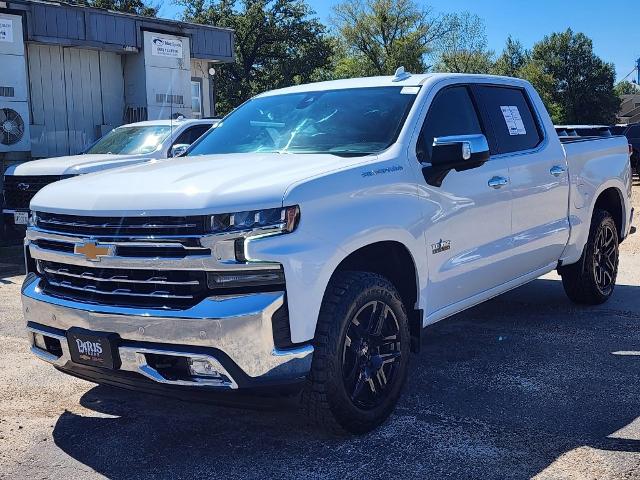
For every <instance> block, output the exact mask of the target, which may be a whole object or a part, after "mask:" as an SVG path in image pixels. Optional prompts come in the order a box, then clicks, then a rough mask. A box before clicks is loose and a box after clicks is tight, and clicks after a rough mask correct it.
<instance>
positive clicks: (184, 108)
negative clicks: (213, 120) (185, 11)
mask: <svg viewBox="0 0 640 480" xmlns="http://www.w3.org/2000/svg"><path fill="white" fill-rule="evenodd" d="M230 61H233V31H232V30H229V29H222V28H216V27H210V26H204V25H195V24H188V23H183V22H176V21H169V20H162V19H152V18H145V17H139V16H135V15H127V14H121V13H115V12H111V11H106V10H99V9H92V8H86V7H79V6H72V5H68V4H62V3H60V4H58V3H52V2H38V1H30V0H0V160H2V161H3V162H1V163H5V161H7V160H8V161H12V160H28V159H30V158H43V157H54V156H61V155H69V154H75V153H79V152H81V151H82V150H83V149H84V148H85V147H86V146H87V145H89V144H90V143H92V142H93V141H95V140H96V139H97V138H99V137H100V136H101V135H102V134H103V133H106V131H108V130H110V129H112V128H113V127H115V126H118V125H121V124H123V123H129V122H133V121H139V120H145V119H150V120H151V119H159V118H170V117H171V116H177V115H183V116H185V117H205V116H212V115H213V114H214V106H213V105H214V88H213V86H214V81H213V78H212V75H211V73H213V72H215V68H214V64H216V63H223V62H230Z"/></svg>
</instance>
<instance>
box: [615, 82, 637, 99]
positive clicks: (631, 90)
mask: <svg viewBox="0 0 640 480" xmlns="http://www.w3.org/2000/svg"><path fill="white" fill-rule="evenodd" d="M614 89H615V92H616V95H618V96H619V97H620V96H622V95H640V87H639V86H638V84H636V83H632V82H629V81H628V80H623V81H622V82H620V83H618V84H617V85H616V86H615V87H614Z"/></svg>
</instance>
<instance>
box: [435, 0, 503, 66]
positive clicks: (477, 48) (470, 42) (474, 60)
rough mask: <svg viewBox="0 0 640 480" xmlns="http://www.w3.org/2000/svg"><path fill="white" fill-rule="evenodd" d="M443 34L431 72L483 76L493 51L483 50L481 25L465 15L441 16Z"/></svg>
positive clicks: (490, 63) (483, 30)
mask: <svg viewBox="0 0 640 480" xmlns="http://www.w3.org/2000/svg"><path fill="white" fill-rule="evenodd" d="M445 24H446V25H447V28H446V33H445V34H444V35H443V36H442V38H441V39H440V41H439V42H438V45H437V48H436V53H437V55H438V62H437V63H436V65H435V68H434V69H435V70H436V71H439V72H454V73H487V72H489V71H490V70H491V68H492V66H493V52H492V51H491V50H489V49H488V48H487V35H486V33H485V27H484V22H483V21H482V19H481V18H480V17H478V16H477V15H473V14H471V13H469V12H462V13H457V14H450V15H447V16H446V17H445Z"/></svg>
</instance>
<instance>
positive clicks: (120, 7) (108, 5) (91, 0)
mask: <svg viewBox="0 0 640 480" xmlns="http://www.w3.org/2000/svg"><path fill="white" fill-rule="evenodd" d="M70 3H72V4H74V5H82V6H86V7H93V8H104V9H106V10H113V11H114V12H123V13H131V14H133V15H142V16H143V17H155V16H157V15H158V10H160V5H151V4H149V3H146V2H145V1H144V0H76V1H72V2H70Z"/></svg>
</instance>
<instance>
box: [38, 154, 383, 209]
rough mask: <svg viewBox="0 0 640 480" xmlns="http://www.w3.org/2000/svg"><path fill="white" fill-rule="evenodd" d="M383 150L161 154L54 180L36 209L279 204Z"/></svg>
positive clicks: (237, 206)
mask: <svg viewBox="0 0 640 480" xmlns="http://www.w3.org/2000/svg"><path fill="white" fill-rule="evenodd" d="M375 158H376V157H373V156H368V157H356V158H344V157H338V156H336V155H328V154H303V155H300V154H278V153H268V154H263V153H250V154H228V155H205V156H197V157H185V158H179V159H169V160H154V161H151V162H147V163H144V164H141V165H134V166H128V167H123V168H117V169H115V170H110V171H108V172H104V173H97V174H90V175H83V176H81V177H74V178H70V179H68V180H62V181H60V182H55V183H52V184H51V185H48V186H46V187H45V188H43V189H42V190H40V192H39V193H38V194H37V195H36V196H35V197H34V198H33V200H32V201H31V209H32V210H37V211H45V212H52V213H62V214H71V215H73V214H75V215H97V216H120V215H123V216H138V215H149V216H153V215H200V214H209V213H230V212H234V211H245V210H256V209H261V208H273V207H276V206H279V205H282V200H283V196H284V194H285V192H286V191H287V188H288V187H289V186H290V185H293V184H295V183H297V182H300V181H302V180H304V179H306V178H311V177H315V176H318V175H322V174H325V173H329V172H332V171H335V170H339V169H343V168H349V167H351V166H354V165H358V164H364V163H369V162H371V161H374V160H375Z"/></svg>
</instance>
